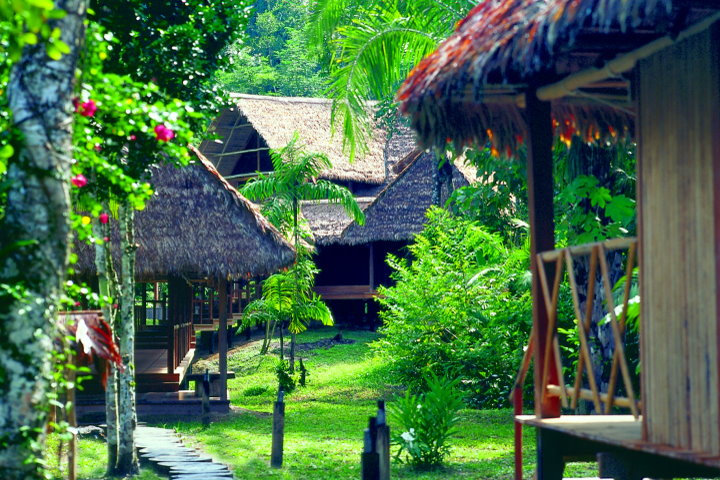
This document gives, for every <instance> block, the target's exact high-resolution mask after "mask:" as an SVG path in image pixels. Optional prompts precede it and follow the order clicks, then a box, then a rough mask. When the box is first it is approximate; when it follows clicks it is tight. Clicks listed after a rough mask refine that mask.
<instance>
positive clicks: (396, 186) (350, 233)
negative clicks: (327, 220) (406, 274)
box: [336, 151, 475, 245]
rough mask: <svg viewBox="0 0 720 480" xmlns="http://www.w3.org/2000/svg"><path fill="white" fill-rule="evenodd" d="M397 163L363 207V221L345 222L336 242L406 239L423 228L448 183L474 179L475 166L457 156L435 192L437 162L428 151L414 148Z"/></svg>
mask: <svg viewBox="0 0 720 480" xmlns="http://www.w3.org/2000/svg"><path fill="white" fill-rule="evenodd" d="M396 167H397V170H398V171H399V173H398V174H397V177H396V178H395V179H394V180H393V181H392V182H390V183H389V184H388V185H387V186H386V187H385V188H384V189H383V190H382V191H381V192H380V193H379V194H378V195H377V197H375V199H374V200H373V201H372V202H371V203H370V204H369V205H368V206H367V208H366V209H365V224H364V225H358V224H357V223H355V222H352V223H350V224H348V226H347V227H345V229H344V230H343V232H342V233H341V234H340V236H339V238H338V239H337V241H336V243H339V244H343V245H358V244H366V243H371V242H383V241H384V242H409V241H411V240H412V239H413V237H414V236H415V234H417V233H420V231H421V230H422V228H423V225H424V224H425V220H426V217H425V212H427V210H428V208H430V207H431V206H432V205H434V204H439V205H444V204H445V202H446V201H447V199H448V196H449V194H450V193H451V188H450V187H452V190H455V189H456V188H460V187H463V186H467V185H469V184H470V183H471V182H473V181H474V180H475V178H474V175H475V170H474V169H473V168H471V167H468V166H467V165H465V163H464V161H463V160H462V159H460V160H458V162H457V163H456V164H453V165H452V166H451V167H450V169H449V172H450V175H451V178H448V179H447V181H441V183H440V185H441V190H442V191H439V192H436V191H435V190H436V188H437V187H436V180H435V178H436V177H437V175H438V162H437V159H436V158H435V155H434V154H431V153H427V152H420V151H415V152H413V153H411V154H410V155H408V156H407V157H405V158H404V159H403V160H402V161H401V162H399V163H398V164H397V165H396ZM447 182H450V184H448V183H447ZM434 197H436V198H434Z"/></svg>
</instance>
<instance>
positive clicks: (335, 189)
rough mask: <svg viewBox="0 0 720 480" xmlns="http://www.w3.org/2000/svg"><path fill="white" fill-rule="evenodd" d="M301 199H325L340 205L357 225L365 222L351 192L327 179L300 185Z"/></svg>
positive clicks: (363, 215)
mask: <svg viewBox="0 0 720 480" xmlns="http://www.w3.org/2000/svg"><path fill="white" fill-rule="evenodd" d="M300 198H301V199H302V200H321V199H326V200H328V201H329V202H330V203H338V204H340V205H342V207H343V209H345V212H346V213H347V214H348V216H349V217H351V218H352V219H353V220H354V221H355V222H357V223H358V224H359V225H364V224H365V214H364V213H363V211H362V209H361V208H360V205H358V203H357V200H355V197H354V196H353V194H352V193H351V192H350V191H349V190H348V189H347V188H345V187H342V186H340V185H337V184H335V183H333V182H330V181H327V180H318V181H317V182H316V183H314V184H313V183H306V184H304V185H302V187H301V193H300Z"/></svg>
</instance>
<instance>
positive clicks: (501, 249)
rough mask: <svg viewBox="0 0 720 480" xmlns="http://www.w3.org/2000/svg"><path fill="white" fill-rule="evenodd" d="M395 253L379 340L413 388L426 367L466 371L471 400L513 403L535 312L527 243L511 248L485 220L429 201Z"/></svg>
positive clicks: (454, 373) (480, 404) (441, 371)
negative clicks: (417, 227)
mask: <svg viewBox="0 0 720 480" xmlns="http://www.w3.org/2000/svg"><path fill="white" fill-rule="evenodd" d="M408 248H409V250H410V252H411V254H412V257H414V259H413V260H406V259H401V258H397V257H394V256H389V257H388V264H389V265H390V266H391V267H392V269H393V270H394V273H393V279H394V280H395V282H396V283H395V285H394V286H392V287H388V288H383V287H381V288H380V293H381V296H380V297H379V299H378V301H379V302H380V304H381V306H382V309H381V313H380V316H381V318H382V320H383V323H384V326H383V327H382V329H381V331H382V332H383V333H384V334H385V335H384V337H383V338H381V339H380V340H378V341H377V342H375V344H374V345H373V346H374V347H375V348H376V350H377V351H378V353H379V354H380V355H383V356H384V357H386V358H387V360H388V361H389V363H390V366H391V368H392V369H393V370H394V372H395V373H397V374H398V375H399V376H400V378H401V379H402V381H403V382H404V383H405V384H407V385H409V386H410V387H411V388H412V389H414V391H419V390H420V388H421V387H422V381H421V380H420V379H422V378H423V376H424V375H425V374H426V373H433V374H435V375H438V376H440V375H448V376H452V377H459V378H460V382H461V383H460V388H461V389H462V390H463V392H464V393H465V399H466V401H467V403H468V404H469V405H471V406H475V407H483V408H488V407H497V406H500V405H504V404H507V397H508V395H509V393H510V389H511V388H512V385H513V382H514V376H515V373H516V372H517V368H518V366H519V363H520V359H521V358H522V347H523V346H524V345H525V344H526V343H527V339H528V335H529V331H530V327H531V324H532V319H531V308H532V304H531V297H530V274H529V272H528V268H529V254H528V249H527V246H525V247H523V248H516V249H511V250H508V249H507V248H506V247H505V246H504V245H503V242H502V240H501V238H500V237H499V236H497V235H495V234H491V233H488V232H487V231H486V230H485V229H484V228H483V227H481V226H480V225H479V224H477V223H475V222H472V221H469V220H465V219H462V218H460V217H457V216H454V215H452V214H451V213H449V212H447V211H445V210H442V209H431V210H430V211H429V212H428V222H427V224H426V226H425V229H424V230H423V231H422V232H421V233H420V234H418V235H416V237H415V241H414V242H413V243H412V244H411V245H410V246H409V247H408Z"/></svg>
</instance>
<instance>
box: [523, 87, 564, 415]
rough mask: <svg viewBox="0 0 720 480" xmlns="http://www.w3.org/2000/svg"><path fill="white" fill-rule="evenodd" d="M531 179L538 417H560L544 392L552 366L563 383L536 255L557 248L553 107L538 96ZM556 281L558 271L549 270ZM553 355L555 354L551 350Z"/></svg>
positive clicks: (533, 102)
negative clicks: (549, 345)
mask: <svg viewBox="0 0 720 480" xmlns="http://www.w3.org/2000/svg"><path fill="white" fill-rule="evenodd" d="M525 113H526V120H527V130H528V131H527V147H528V149H527V176H528V210H529V214H530V268H531V271H532V297H533V325H534V330H533V331H534V332H535V338H534V342H535V368H534V369H533V371H534V380H535V413H536V415H538V416H539V417H559V416H560V399H559V398H557V397H552V396H549V395H543V392H542V385H543V379H542V374H543V372H542V366H543V365H551V366H552V367H551V368H550V369H549V370H550V371H549V372H547V375H549V379H548V380H549V381H548V384H553V385H557V384H558V382H559V380H558V377H557V371H556V370H555V368H554V365H555V361H554V358H551V359H550V362H548V363H546V362H545V351H546V348H545V344H546V343H547V334H548V312H547V309H546V308H545V302H544V301H543V296H542V291H541V287H540V278H539V273H538V267H537V259H536V255H537V254H538V253H539V252H544V251H547V250H553V249H554V248H555V223H554V219H553V156H552V146H553V132H552V117H551V113H550V103H549V102H543V101H540V100H538V98H537V96H536V92H535V91H534V90H531V91H529V92H528V94H527V106H526V109H525ZM547 270H548V271H547V275H548V276H549V278H550V279H552V277H553V275H554V271H550V270H551V269H547ZM550 352H551V355H554V350H553V349H550Z"/></svg>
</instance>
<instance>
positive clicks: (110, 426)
mask: <svg viewBox="0 0 720 480" xmlns="http://www.w3.org/2000/svg"><path fill="white" fill-rule="evenodd" d="M103 206H104V209H105V211H109V208H108V204H107V202H104V205H103ZM93 235H94V236H95V237H97V238H110V228H109V227H108V226H107V225H101V224H100V222H99V221H98V220H97V219H96V220H95V221H94V223H93ZM95 268H96V269H97V276H98V293H99V294H100V296H101V297H105V298H107V299H112V302H117V301H118V292H119V290H120V289H119V284H118V283H119V282H118V277H117V273H116V272H115V269H114V268H113V260H112V255H111V253H110V243H109V242H105V243H103V244H102V245H99V244H97V243H96V244H95ZM102 311H103V316H104V317H105V320H106V321H107V322H108V324H109V325H110V327H111V328H112V331H113V336H114V337H115V339H116V343H118V342H117V335H116V332H117V324H118V322H117V313H118V311H117V308H115V306H113V305H112V304H110V305H108V304H107V303H105V304H103V306H102ZM117 382H118V373H117V369H116V368H115V366H114V365H110V371H109V372H108V378H107V384H106V386H105V423H106V425H107V429H106V430H107V431H106V437H107V452H108V462H107V473H108V475H114V474H115V473H116V469H117V448H118V429H117V415H118V412H117Z"/></svg>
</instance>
